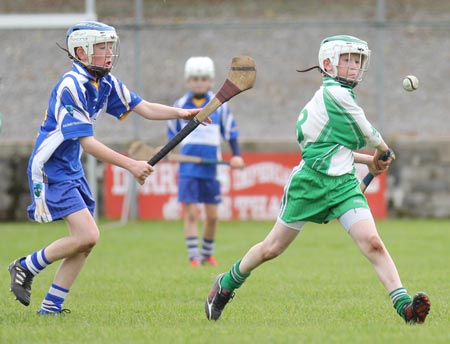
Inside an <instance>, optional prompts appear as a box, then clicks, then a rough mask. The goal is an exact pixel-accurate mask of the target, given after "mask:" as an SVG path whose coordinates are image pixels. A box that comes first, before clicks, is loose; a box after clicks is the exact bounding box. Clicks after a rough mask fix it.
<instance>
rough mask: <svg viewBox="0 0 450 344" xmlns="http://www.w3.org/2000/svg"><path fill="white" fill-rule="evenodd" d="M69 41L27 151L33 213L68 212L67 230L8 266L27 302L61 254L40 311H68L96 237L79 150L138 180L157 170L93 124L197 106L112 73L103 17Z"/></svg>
mask: <svg viewBox="0 0 450 344" xmlns="http://www.w3.org/2000/svg"><path fill="white" fill-rule="evenodd" d="M66 43H67V52H68V54H69V57H70V58H71V59H72V60H73V61H74V63H73V68H72V70H71V71H69V72H67V73H66V74H64V76H63V77H62V78H61V80H60V81H59V82H58V83H57V84H56V86H55V87H54V89H53V91H52V93H51V96H50V100H49V103H48V109H47V112H46V115H45V119H44V122H43V123H42V125H41V127H40V128H39V134H38V137H37V139H36V144H35V147H34V149H33V152H32V155H31V157H30V161H29V166H28V176H29V183H30V190H31V197H32V204H31V205H30V206H29V207H28V214H29V217H30V219H33V220H35V221H38V222H51V221H54V220H59V219H64V220H65V221H66V224H67V227H68V230H69V235H68V236H66V237H64V238H61V239H58V240H56V241H54V242H53V243H51V244H49V245H48V246H46V247H44V248H42V249H40V250H38V251H36V252H33V253H31V254H29V255H28V256H26V257H23V258H19V259H16V260H15V261H14V262H13V263H11V264H10V266H9V271H10V274H11V291H12V292H13V293H14V295H15V296H16V298H17V300H19V301H20V302H21V303H22V304H24V305H25V306H28V305H29V304H30V297H31V283H32V281H33V278H34V277H35V276H36V275H37V274H38V273H39V272H41V271H42V270H43V269H44V268H45V267H46V266H47V265H49V264H51V263H53V262H55V261H57V260H62V263H61V265H60V267H59V269H58V271H57V272H56V275H55V278H54V281H53V283H52V285H51V287H50V290H49V292H48V293H47V295H46V296H45V298H44V301H43V302H42V305H41V309H40V311H39V312H38V313H39V314H59V313H61V312H62V311H63V303H64V300H65V298H66V296H67V294H68V292H69V289H70V287H71V286H72V284H73V282H74V280H75V279H76V277H77V276H78V274H79V272H80V271H81V269H82V267H83V265H84V263H85V261H86V259H87V257H88V255H89V252H90V251H91V250H92V248H93V247H94V246H95V244H96V243H97V240H98V238H99V230H98V228H97V224H96V223H95V221H94V218H93V216H92V214H93V211H94V207H95V202H94V200H93V198H92V195H91V192H90V190H89V186H88V185H87V182H86V179H85V176H84V171H83V167H82V164H81V161H80V155H81V152H82V151H83V150H84V151H85V152H87V153H89V154H92V155H93V156H95V157H96V158H98V159H100V160H102V161H105V162H108V163H111V164H114V165H117V166H120V167H122V168H125V169H127V170H128V171H130V172H131V173H132V174H133V175H134V177H135V178H136V179H137V181H138V182H139V183H140V184H143V183H144V181H145V179H146V178H147V177H148V176H149V175H150V173H152V172H153V168H152V167H151V166H150V165H148V164H147V163H146V162H145V161H136V160H133V159H130V158H128V157H126V156H123V155H121V154H119V153H117V152H115V151H113V150H111V149H109V148H108V147H106V146H105V145H103V144H102V143H100V142H99V141H97V140H96V139H95V138H94V136H93V134H94V132H93V123H94V122H95V121H96V120H97V119H98V118H99V116H100V115H101V114H102V113H107V114H109V115H112V116H114V117H116V118H118V119H119V120H123V119H124V118H125V117H126V116H127V115H128V114H129V113H130V112H131V111H135V112H136V113H138V114H139V115H141V116H142V117H144V118H146V119H160V120H163V119H174V118H185V119H189V118H192V117H193V116H194V115H195V114H197V113H198V111H199V110H198V109H194V110H184V109H180V108H173V107H169V106H165V105H160V104H155V103H149V102H147V101H145V100H143V99H142V98H141V97H140V96H138V95H137V94H135V93H133V92H131V91H129V90H128V89H127V87H126V86H125V85H124V84H123V83H122V82H121V81H120V80H118V79H116V78H115V77H114V76H113V75H111V74H110V71H111V69H112V68H113V66H114V64H115V62H116V61H117V59H118V51H119V50H118V45H119V40H118V36H117V34H116V31H115V29H114V28H113V27H111V26H108V25H105V24H102V23H98V22H83V23H80V24H77V25H74V26H72V27H71V28H70V29H69V30H68V32H67V36H66Z"/></svg>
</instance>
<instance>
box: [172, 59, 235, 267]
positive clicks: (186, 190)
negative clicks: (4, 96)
mask: <svg viewBox="0 0 450 344" xmlns="http://www.w3.org/2000/svg"><path fill="white" fill-rule="evenodd" d="M214 74H215V73H214V63H213V61H212V60H211V59H210V58H209V57H191V58H190V59H188V60H187V62H186V65H185V79H186V83H187V87H188V89H189V91H188V92H187V93H186V94H185V95H184V96H183V97H181V98H180V99H178V100H177V101H176V102H175V106H176V107H180V108H183V109H199V108H201V107H202V106H204V105H206V104H207V103H208V102H209V100H210V99H212V98H213V97H214V94H213V92H211V87H212V85H213V81H214ZM210 118H211V120H212V124H210V125H208V126H201V127H198V128H197V129H196V130H195V131H194V132H193V133H192V134H190V135H189V136H188V137H187V138H186V139H184V141H183V142H182V145H181V153H182V154H185V155H191V156H198V157H202V158H207V159H213V160H214V159H220V154H221V153H220V142H221V137H222V138H223V139H224V140H226V141H228V142H229V144H230V147H231V150H232V153H233V157H232V158H231V161H230V165H231V167H234V168H242V167H243V166H244V160H243V159H242V157H241V156H240V148H239V143H238V131H237V128H236V122H235V121H234V118H233V115H232V114H231V112H230V108H229V107H228V105H227V104H224V105H222V106H221V107H220V108H218V109H217V110H216V111H215V112H213V113H212V114H211V116H210ZM186 123H187V121H186V120H183V119H176V120H172V121H169V126H168V138H169V140H170V139H171V138H172V137H174V136H175V135H176V134H177V133H178V132H179V131H180V130H181V129H182V128H183V127H184V126H185V125H186ZM178 201H179V202H182V203H183V204H184V232H185V238H186V246H187V250H188V257H189V260H190V263H191V266H193V267H199V266H201V264H202V263H204V264H210V265H217V261H216V259H215V258H214V256H213V250H214V238H215V233H216V229H217V217H218V213H217V212H218V204H219V203H220V202H221V193H220V183H219V181H218V180H217V167H216V165H206V164H193V163H181V164H180V169H179V173H178ZM199 204H203V205H204V210H205V217H206V218H205V223H204V229H203V242H202V248H201V251H200V250H199V245H198V222H199V215H200V212H199V208H198V205H199Z"/></svg>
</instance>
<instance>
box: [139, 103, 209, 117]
mask: <svg viewBox="0 0 450 344" xmlns="http://www.w3.org/2000/svg"><path fill="white" fill-rule="evenodd" d="M133 111H134V112H136V113H137V114H139V115H140V116H142V117H144V118H145V119H152V120H168V119H177V118H181V119H192V118H194V117H195V115H196V114H198V113H199V112H200V111H201V109H189V110H187V109H180V108H176V107H172V106H167V105H162V104H157V103H150V102H148V101H146V100H143V101H142V102H140V103H139V104H138V105H136V107H135V108H134V109H133Z"/></svg>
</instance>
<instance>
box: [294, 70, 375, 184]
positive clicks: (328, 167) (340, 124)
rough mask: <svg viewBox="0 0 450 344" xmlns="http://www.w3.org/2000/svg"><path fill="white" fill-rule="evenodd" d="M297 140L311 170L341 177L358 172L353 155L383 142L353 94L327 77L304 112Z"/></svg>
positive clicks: (298, 125) (298, 122)
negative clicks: (355, 169) (356, 151)
mask: <svg viewBox="0 0 450 344" xmlns="http://www.w3.org/2000/svg"><path fill="white" fill-rule="evenodd" d="M297 140H298V143H299V144H300V149H301V150H302V156H303V160H304V161H305V163H306V164H307V165H308V166H309V167H311V168H312V169H314V170H316V171H318V172H321V173H325V174H328V175H330V176H340V175H343V174H346V173H352V172H353V171H354V161H353V153H352V151H354V150H357V149H361V148H362V147H365V146H369V147H376V146H378V145H379V144H380V143H381V140H382V138H381V135H380V133H379V132H378V131H377V130H376V129H375V128H374V127H373V126H372V125H371V124H370V123H369V121H368V120H367V119H366V116H365V114H364V111H363V109H362V108H361V107H360V106H359V105H358V104H357V103H356V100H355V94H354V93H353V90H352V89H351V88H350V87H349V86H346V85H344V84H341V83H339V82H337V81H336V80H334V79H332V78H328V77H325V78H323V85H322V86H321V87H320V89H319V90H318V91H317V92H316V93H315V94H314V97H313V98H312V99H311V100H310V101H309V102H308V104H306V106H305V107H304V108H303V110H302V111H301V112H300V115H299V117H298V120H297Z"/></svg>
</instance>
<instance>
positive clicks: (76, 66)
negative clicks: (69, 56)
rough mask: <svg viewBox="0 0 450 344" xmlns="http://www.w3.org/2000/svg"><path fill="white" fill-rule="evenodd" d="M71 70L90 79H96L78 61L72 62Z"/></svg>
mask: <svg viewBox="0 0 450 344" xmlns="http://www.w3.org/2000/svg"><path fill="white" fill-rule="evenodd" d="M72 70H73V71H74V72H76V73H78V74H81V75H84V76H85V77H86V78H88V79H90V80H94V81H96V80H97V79H96V78H94V77H93V76H92V75H91V73H89V72H88V71H87V69H86V67H84V66H83V65H82V64H81V63H79V62H74V63H73V67H72Z"/></svg>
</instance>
